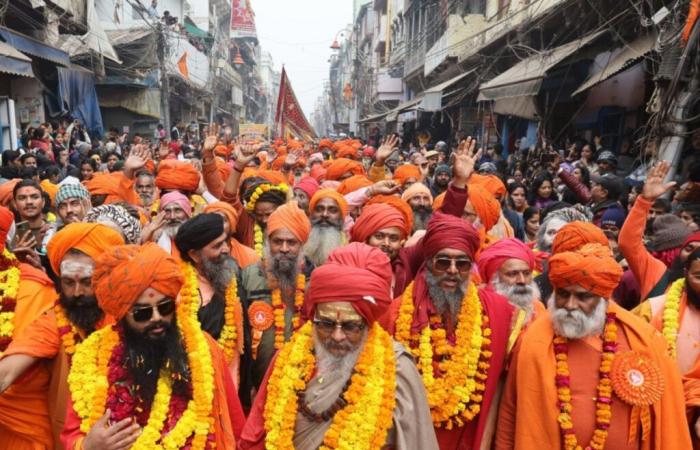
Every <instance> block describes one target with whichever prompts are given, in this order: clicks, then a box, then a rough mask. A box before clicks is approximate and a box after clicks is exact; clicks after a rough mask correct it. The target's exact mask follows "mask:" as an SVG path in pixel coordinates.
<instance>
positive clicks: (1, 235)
mask: <svg viewBox="0 0 700 450" xmlns="http://www.w3.org/2000/svg"><path fill="white" fill-rule="evenodd" d="M14 222H15V215H14V214H12V211H10V210H9V209H7V208H5V207H4V206H0V251H3V250H5V244H6V243H7V242H6V241H7V235H8V233H9V232H10V229H11V228H12V224H13V223H14Z"/></svg>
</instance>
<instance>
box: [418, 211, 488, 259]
mask: <svg viewBox="0 0 700 450" xmlns="http://www.w3.org/2000/svg"><path fill="white" fill-rule="evenodd" d="M480 245H481V239H480V237H479V232H478V231H477V230H476V228H474V225H472V224H470V223H469V222H467V221H466V220H464V219H460V218H459V217H455V216H451V215H449V214H443V213H441V212H436V213H434V214H433V216H432V217H431V219H430V221H429V222H428V228H427V229H426V231H425V237H424V238H423V255H424V256H425V257H426V258H430V257H432V256H434V255H435V254H436V253H437V252H439V251H440V250H442V249H445V248H452V249H455V250H461V251H463V252H465V253H467V255H469V257H470V258H472V259H473V258H474V255H476V252H477V251H478V250H479V246H480Z"/></svg>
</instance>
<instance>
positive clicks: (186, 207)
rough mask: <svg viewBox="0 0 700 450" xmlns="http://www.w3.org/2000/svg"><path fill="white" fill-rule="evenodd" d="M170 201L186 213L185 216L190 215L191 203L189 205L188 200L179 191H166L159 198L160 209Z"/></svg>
mask: <svg viewBox="0 0 700 450" xmlns="http://www.w3.org/2000/svg"><path fill="white" fill-rule="evenodd" d="M171 203H175V204H176V205H178V206H179V207H180V208H182V210H183V211H185V214H187V217H191V216H192V205H190V200H189V199H188V198H187V197H186V196H185V195H184V194H182V193H180V191H172V192H168V193H167V194H165V195H164V196H162V197H161V198H160V210H161V211H162V210H163V208H165V207H166V206H168V205H169V204H171Z"/></svg>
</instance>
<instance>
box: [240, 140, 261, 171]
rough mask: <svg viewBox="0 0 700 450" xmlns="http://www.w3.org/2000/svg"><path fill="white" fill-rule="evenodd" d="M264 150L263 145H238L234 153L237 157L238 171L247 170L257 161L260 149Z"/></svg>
mask: <svg viewBox="0 0 700 450" xmlns="http://www.w3.org/2000/svg"><path fill="white" fill-rule="evenodd" d="M261 148H262V146H261V145H250V144H243V145H236V149H235V151H234V153H235V155H236V163H235V167H236V168H237V169H238V170H243V169H245V168H246V167H247V166H248V164H250V162H251V161H252V160H253V159H255V155H257V154H258V152H259V151H260V149H261Z"/></svg>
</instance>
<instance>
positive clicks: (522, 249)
mask: <svg viewBox="0 0 700 450" xmlns="http://www.w3.org/2000/svg"><path fill="white" fill-rule="evenodd" d="M508 259H520V260H522V261H525V262H526V263H527V265H528V266H529V267H530V270H534V269H535V263H536V260H535V254H534V253H533V252H532V250H531V249H530V247H528V246H527V245H525V244H523V243H522V242H521V241H520V240H518V239H515V238H505V239H501V240H499V241H497V242H496V243H495V244H493V245H491V246H489V247H487V248H486V249H484V250H482V252H481V254H480V255H479V260H478V263H479V274H480V275H481V279H482V281H483V282H484V283H489V282H490V281H491V279H492V278H493V276H494V275H495V274H496V272H498V269H500V268H501V266H502V265H503V263H504V262H506V260H508Z"/></svg>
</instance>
